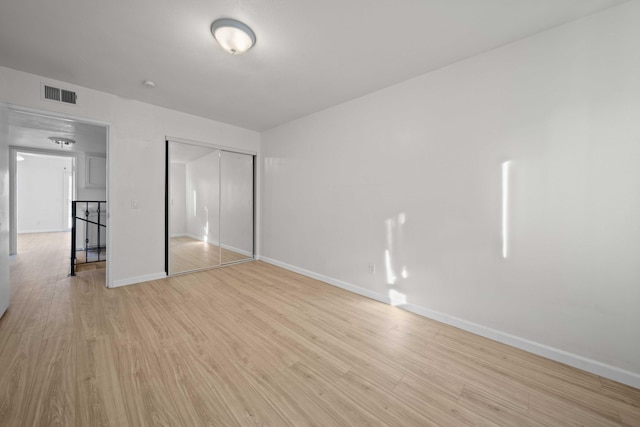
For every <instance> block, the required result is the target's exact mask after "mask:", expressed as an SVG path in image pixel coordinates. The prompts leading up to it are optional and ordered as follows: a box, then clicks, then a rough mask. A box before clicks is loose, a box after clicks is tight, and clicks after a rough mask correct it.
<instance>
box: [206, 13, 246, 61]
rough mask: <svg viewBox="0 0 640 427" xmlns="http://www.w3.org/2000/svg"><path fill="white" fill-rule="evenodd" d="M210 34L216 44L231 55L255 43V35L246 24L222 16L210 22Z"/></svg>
mask: <svg viewBox="0 0 640 427" xmlns="http://www.w3.org/2000/svg"><path fill="white" fill-rule="evenodd" d="M211 34H213V37H214V38H215V39H216V41H217V42H218V44H219V45H220V46H221V47H222V48H223V49H224V50H226V51H227V52H229V53H230V54H232V55H240V54H241V53H244V52H246V51H248V50H249V49H251V48H252V47H253V45H254V44H256V35H255V34H254V33H253V31H252V30H251V28H249V27H248V26H247V25H246V24H243V23H242V22H240V21H236V20H235V19H229V18H222V19H218V20H217V21H214V22H213V24H211Z"/></svg>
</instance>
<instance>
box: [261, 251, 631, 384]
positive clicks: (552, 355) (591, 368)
mask: <svg viewBox="0 0 640 427" xmlns="http://www.w3.org/2000/svg"><path fill="white" fill-rule="evenodd" d="M259 259H260V260H261V261H264V262H266V263H268V264H272V265H275V266H277V267H281V268H284V269H285V270H289V271H293V272H295V273H298V274H302V275H303V276H307V277H311V278H312V279H316V280H320V281H322V282H325V283H328V284H330V285H333V286H337V287H339V288H342V289H345V290H347V291H350V292H353V293H356V294H359V295H362V296H364V297H367V298H371V299H374V300H376V301H379V302H382V303H385V304H390V303H391V300H390V298H389V297H388V296H386V295H384V294H381V293H378V292H374V291H370V290H368V289H364V288H361V287H359V286H356V285H353V284H350V283H347V282H343V281H341V280H338V279H334V278H332V277H329V276H325V275H323V274H320V273H316V272H313V271H310V270H306V269H304V268H300V267H297V266H295V265H291V264H287V263H285V262H282V261H278V260H276V259H273V258H269V257H265V256H260V257H259ZM397 307H399V308H402V309H403V310H406V311H410V312H412V313H415V314H417V315H419V316H422V317H426V318H429V319H432V320H436V321H438V322H442V323H444V324H447V325H450V326H454V327H456V328H459V329H462V330H464V331H467V332H471V333H472V334H475V335H479V336H481V337H485V338H489V339H491V340H493V341H497V342H499V343H502V344H506V345H509V346H511V347H515V348H518V349H520V350H524V351H527V352H529V353H532V354H535V355H538V356H542V357H545V358H547V359H550V360H553V361H556V362H560V363H563V364H565V365H569V366H572V367H574V368H578V369H581V370H583V371H586V372H589V373H592V374H595V375H599V376H601V377H605V378H608V379H611V380H614V381H618V382H620V383H622V384H626V385H628V386H631V387H635V388H638V389H640V373H635V372H631V371H627V370H624V369H621V368H617V367H615V366H612V365H608V364H606V363H602V362H598V361H597V360H593V359H589V358H586V357H584V356H580V355H577V354H573V353H569V352H567V351H564V350H560V349H558V348H555V347H550V346H547V345H545V344H541V343H538V342H535V341H531V340H528V339H526V338H521V337H518V336H515V335H511V334H508V333H505V332H501V331H499V330H497V329H493V328H489V327H487V326H483V325H479V324H477V323H473V322H470V321H467V320H464V319H460V318H457V317H454V316H450V315H448V314H445V313H441V312H438V311H435V310H430V309H428V308H425V307H422V306H418V305H414V304H403V305H398V306H397Z"/></svg>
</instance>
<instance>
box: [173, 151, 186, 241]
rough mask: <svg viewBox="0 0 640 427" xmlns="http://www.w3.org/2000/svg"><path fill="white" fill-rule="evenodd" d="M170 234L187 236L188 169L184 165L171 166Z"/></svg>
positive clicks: (175, 164)
mask: <svg viewBox="0 0 640 427" xmlns="http://www.w3.org/2000/svg"><path fill="white" fill-rule="evenodd" d="M169 176H171V179H170V180H169V195H170V197H171V200H170V201H169V202H170V203H169V213H170V215H169V234H170V235H171V236H183V235H185V234H187V218H186V216H187V200H186V188H187V168H186V165H185V164H184V163H171V164H169Z"/></svg>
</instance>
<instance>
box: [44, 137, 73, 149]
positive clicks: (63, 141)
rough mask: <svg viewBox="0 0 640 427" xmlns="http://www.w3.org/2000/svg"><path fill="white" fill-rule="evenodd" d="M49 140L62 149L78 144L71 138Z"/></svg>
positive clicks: (52, 138) (51, 138)
mask: <svg viewBox="0 0 640 427" xmlns="http://www.w3.org/2000/svg"><path fill="white" fill-rule="evenodd" d="M49 139H50V140H51V142H53V143H54V144H58V145H59V146H60V147H71V146H72V145H73V144H75V143H76V141H75V140H73V139H69V138H60V137H58V136H50V137H49Z"/></svg>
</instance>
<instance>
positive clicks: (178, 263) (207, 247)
mask: <svg viewBox="0 0 640 427" xmlns="http://www.w3.org/2000/svg"><path fill="white" fill-rule="evenodd" d="M168 154H169V165H168V166H169V171H168V172H169V239H168V240H169V242H168V245H169V274H176V273H182V272H185V271H193V270H201V269H204V268H210V267H215V266H218V265H220V250H219V247H218V244H219V243H218V242H219V241H220V236H219V222H220V219H219V214H220V207H219V206H220V193H219V192H220V182H219V180H220V150H217V149H214V148H211V147H205V146H200V145H192V144H183V143H179V142H174V141H170V142H169V153H168Z"/></svg>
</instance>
